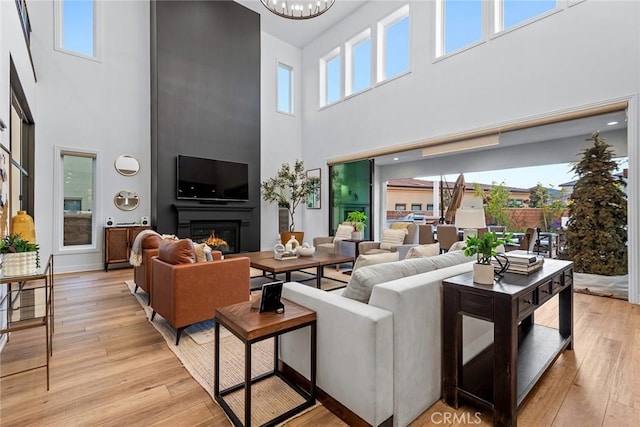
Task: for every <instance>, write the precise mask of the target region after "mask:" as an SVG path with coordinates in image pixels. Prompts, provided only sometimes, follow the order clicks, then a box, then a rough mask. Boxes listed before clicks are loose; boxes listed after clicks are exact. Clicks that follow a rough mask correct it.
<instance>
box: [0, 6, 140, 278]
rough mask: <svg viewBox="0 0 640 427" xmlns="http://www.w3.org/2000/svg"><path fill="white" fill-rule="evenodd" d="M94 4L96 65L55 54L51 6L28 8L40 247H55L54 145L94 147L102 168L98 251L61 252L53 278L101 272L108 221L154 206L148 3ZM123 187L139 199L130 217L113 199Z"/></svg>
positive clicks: (134, 218)
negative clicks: (124, 157)
mask: <svg viewBox="0 0 640 427" xmlns="http://www.w3.org/2000/svg"><path fill="white" fill-rule="evenodd" d="M5 3H7V2H2V4H5ZM11 3H13V2H11ZM97 7H98V9H97V10H98V21H97V22H98V34H97V39H98V44H99V48H98V52H99V60H98V61H93V60H88V59H84V58H80V57H77V56H74V55H70V54H66V53H62V52H59V51H56V50H55V49H54V8H53V2H52V1H46V2H45V1H42V2H30V3H29V12H30V14H31V22H32V27H33V36H32V52H33V57H34V61H35V63H36V73H37V76H38V83H37V87H36V89H37V90H36V92H37V99H38V116H37V119H36V125H35V129H36V136H35V139H36V171H37V178H36V188H35V197H36V207H35V216H36V217H35V223H36V232H37V233H38V236H37V237H38V243H40V245H41V247H43V248H45V249H46V250H49V251H52V250H54V248H55V247H56V243H55V242H54V241H53V233H52V230H53V229H54V226H55V224H54V218H55V217H54V216H53V215H52V206H53V202H54V201H53V195H54V185H55V183H54V182H53V178H54V161H56V159H55V158H54V147H55V146H63V147H71V148H77V149H87V150H97V151H99V157H100V159H101V163H102V173H101V174H99V175H98V176H97V183H96V193H97V194H96V198H97V203H98V206H99V208H98V210H97V211H96V212H95V220H96V221H98V225H99V230H100V232H99V233H98V242H97V243H98V245H97V250H95V251H92V252H84V253H74V254H58V256H57V258H56V273H58V272H64V271H81V270H92V269H98V268H100V267H101V266H102V265H103V252H102V241H103V233H102V225H103V223H104V218H105V217H106V216H113V217H114V218H115V220H116V222H132V221H139V220H140V217H141V216H143V215H147V216H148V215H149V209H150V199H151V193H150V185H151V184H150V182H151V181H150V176H151V175H150V77H149V76H150V73H149V34H150V29H149V3H148V2H143V1H101V2H98V5H97ZM120 154H131V155H133V156H135V157H136V158H137V159H138V160H139V161H140V164H141V167H140V172H139V173H138V174H137V175H135V176H133V177H125V176H123V175H120V174H118V173H117V172H116V170H115V168H114V166H113V163H114V161H115V159H116V157H117V156H118V155H120ZM123 189H127V190H133V191H136V192H137V193H138V194H139V196H140V205H139V207H138V208H137V209H135V210H133V211H130V212H125V211H121V210H119V209H117V208H116V207H115V205H114V203H113V197H114V195H115V194H116V192H118V191H119V190H123Z"/></svg>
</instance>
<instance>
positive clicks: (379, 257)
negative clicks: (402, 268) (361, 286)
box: [351, 252, 400, 277]
mask: <svg viewBox="0 0 640 427" xmlns="http://www.w3.org/2000/svg"><path fill="white" fill-rule="evenodd" d="M399 259H400V257H399V255H398V252H381V253H379V254H371V255H358V259H356V262H355V264H354V265H353V270H352V271H351V275H352V277H353V273H355V272H356V271H357V270H358V269H360V268H362V267H367V266H369V265H376V264H384V263H385V262H395V261H398V260H399Z"/></svg>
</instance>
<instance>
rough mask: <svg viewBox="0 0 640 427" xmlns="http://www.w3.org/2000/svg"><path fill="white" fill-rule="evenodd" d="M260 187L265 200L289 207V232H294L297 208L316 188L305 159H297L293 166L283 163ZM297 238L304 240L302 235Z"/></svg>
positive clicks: (300, 240)
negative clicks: (308, 172)
mask: <svg viewBox="0 0 640 427" xmlns="http://www.w3.org/2000/svg"><path fill="white" fill-rule="evenodd" d="M260 188H261V190H262V198H263V199H264V201H265V202H275V203H276V204H277V205H278V206H280V207H285V208H287V211H288V213H289V219H290V221H289V232H290V233H288V234H292V233H294V232H295V230H296V226H295V213H296V208H297V207H298V205H299V204H300V203H303V204H304V203H305V202H306V200H307V197H308V196H309V195H310V194H311V193H312V192H313V190H314V182H313V181H312V180H310V179H309V178H307V174H306V172H305V170H304V163H303V161H302V160H296V161H295V163H294V165H293V166H291V165H289V164H288V163H283V164H282V166H280V169H278V172H277V173H276V175H275V176H273V177H271V178H269V179H267V180H266V181H263V182H262V184H261V185H260ZM298 233H300V232H298ZM296 239H297V240H298V241H299V242H302V237H301V236H296ZM282 240H283V242H284V241H286V240H285V239H282Z"/></svg>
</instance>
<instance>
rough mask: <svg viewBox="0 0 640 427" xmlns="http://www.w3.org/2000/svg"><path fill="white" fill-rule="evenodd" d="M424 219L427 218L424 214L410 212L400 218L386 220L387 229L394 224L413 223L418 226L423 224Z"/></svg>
mask: <svg viewBox="0 0 640 427" xmlns="http://www.w3.org/2000/svg"><path fill="white" fill-rule="evenodd" d="M426 219H427V216H426V215H425V214H423V213H420V212H411V213H409V214H407V215H405V216H403V217H402V218H397V219H388V220H387V227H389V226H391V224H393V223H394V222H415V223H418V224H424V222H425V220H426Z"/></svg>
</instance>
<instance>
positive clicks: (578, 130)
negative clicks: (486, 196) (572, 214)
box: [376, 111, 627, 166]
mask: <svg viewBox="0 0 640 427" xmlns="http://www.w3.org/2000/svg"><path fill="white" fill-rule="evenodd" d="M613 122H617V123H616V124H612V125H607V123H613ZM626 128H627V117H626V113H625V112H624V111H617V112H613V113H607V114H601V115H598V116H591V117H585V118H582V119H575V120H568V121H564V122H560V123H554V124H549V125H543V126H535V127H531V128H527V129H521V130H516V131H510V132H505V133H503V134H500V144H499V145H498V146H497V147H484V148H480V149H477V150H488V149H496V148H504V147H509V146H513V145H520V144H531V143H536V142H544V141H552V140H556V139H563V138H577V139H579V140H584V139H585V138H588V137H589V136H591V134H592V133H593V132H594V131H596V130H597V131H600V132H601V133H605V132H611V131H615V130H619V129H626ZM446 155H447V154H443V156H446ZM420 159H422V150H421V149H419V150H410V151H404V152H401V153H395V154H389V155H385V156H379V157H376V165H379V166H380V165H390V164H393V163H396V162H400V163H402V162H410V161H416V160H420Z"/></svg>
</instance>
